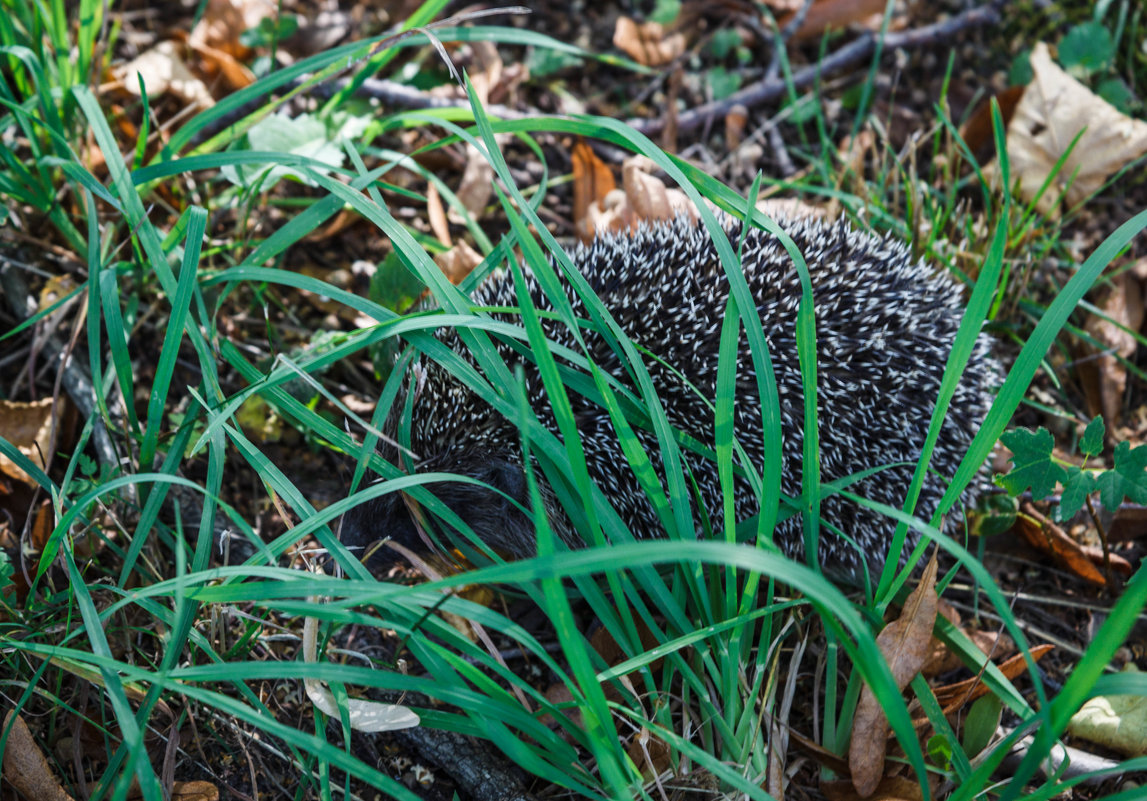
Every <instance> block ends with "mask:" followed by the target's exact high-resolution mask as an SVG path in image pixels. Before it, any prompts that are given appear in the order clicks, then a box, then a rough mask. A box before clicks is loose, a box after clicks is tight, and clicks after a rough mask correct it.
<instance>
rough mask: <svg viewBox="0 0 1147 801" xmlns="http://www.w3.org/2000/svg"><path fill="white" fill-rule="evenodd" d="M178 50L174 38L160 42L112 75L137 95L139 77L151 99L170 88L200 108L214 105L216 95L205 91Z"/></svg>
mask: <svg viewBox="0 0 1147 801" xmlns="http://www.w3.org/2000/svg"><path fill="white" fill-rule="evenodd" d="M179 51H180V46H179V44H178V43H176V42H173V41H171V40H167V41H164V42H160V43H159V44H157V45H156V46H155V47H153V48H151V49H150V50H147V51H145V52H143V53H141V54H140V55H138V56H136V57H135V58H134V59H132V60H131V61H129V62H128V63H127V64H126V65H124V66H123V67H120V68H119V69H118V70H116V71H115V75H116V77H117V78H118V79H119V81H120V83H122V84H123V88H124V89H125V90H126V91H127V92H129V93H130V94H133V95H135V96H137V97H139V96H140V90H139V80H140V78H142V79H143V85H144V87H145V88H146V89H147V95H148V97H149V98H151V99H152V100H155V98H157V97H160V96H161V95H163V94H166V93H167V92H171V93H172V94H173V95H175V96H176V97H178V98H179V99H180V100H184V101H186V102H188V103H195V104H197V105H199V107H200V108H210V107H211V106H213V105H215V98H213V97H212V96H211V93H210V92H209V91H207V85H206V84H205V83H203V81H201V80H199V78H197V77H195V75H194V74H193V73H192V72H191V70H190V69H188V68H187V65H186V64H185V63H184V62H183V56H182V55H180V52H179ZM137 76H138V77H137Z"/></svg>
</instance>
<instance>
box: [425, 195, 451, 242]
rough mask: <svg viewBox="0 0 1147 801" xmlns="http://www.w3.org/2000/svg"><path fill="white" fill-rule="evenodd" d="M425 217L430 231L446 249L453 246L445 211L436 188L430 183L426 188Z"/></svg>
mask: <svg viewBox="0 0 1147 801" xmlns="http://www.w3.org/2000/svg"><path fill="white" fill-rule="evenodd" d="M426 216H427V217H429V218H430V230H431V231H433V232H434V236H436V237H437V238H438V241H439V242H441V243H442V244H443V245H445V246H446V247H450V246H451V245H453V244H454V241H453V240H452V239H451V238H450V225H449V224H448V223H447V222H446V209H445V208H444V207H443V205H442V196H441V195H439V194H438V187H437V186H435V185H434V182H433V181H431V182H430V185H429V186H428V187H426Z"/></svg>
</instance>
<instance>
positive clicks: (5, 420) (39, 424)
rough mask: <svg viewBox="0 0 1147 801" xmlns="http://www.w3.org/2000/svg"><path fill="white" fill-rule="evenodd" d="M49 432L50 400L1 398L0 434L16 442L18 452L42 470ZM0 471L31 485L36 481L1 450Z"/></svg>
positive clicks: (46, 453)
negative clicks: (25, 400)
mask: <svg viewBox="0 0 1147 801" xmlns="http://www.w3.org/2000/svg"><path fill="white" fill-rule="evenodd" d="M51 434H52V399H51V398H43V399H41V400H38V401H33V402H31V403H23V402H20V401H10V400H0V437H4V439H6V440H8V441H9V442H10V443H12V444H13V445H15V446H16V447H17V448H18V449H19V451H20V453H22V454H24V455H25V456H27V457H28V459H29V460H31V462H32V463H33V464H35V465H36V466H37V467H39V468H40V469H41V470H43V469H44V460H45V459H46V458H47V456H48V448H49V447H50V445H51ZM0 472H2V473H4V474H5V475H7V476H10V477H12V478H14V479H16V480H17V481H22V482H24V483H25V484H27V485H28V486H30V487H35V486H37V484H36V482H35V481H34V480H33V479H32V477H31V476H29V475H28V474H27V473H25V472H24V471H23V470H21V469H20V468H19V467H17V466H16V464H15V463H14V462H13V461H12V460H11V459H9V458H8V457H7V456H5V455H4V454H2V453H0Z"/></svg>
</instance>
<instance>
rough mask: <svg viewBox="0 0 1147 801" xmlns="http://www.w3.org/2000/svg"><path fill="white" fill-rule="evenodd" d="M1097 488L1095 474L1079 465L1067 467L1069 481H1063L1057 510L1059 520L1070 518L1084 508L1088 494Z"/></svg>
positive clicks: (1056, 517) (1057, 519)
mask: <svg viewBox="0 0 1147 801" xmlns="http://www.w3.org/2000/svg"><path fill="white" fill-rule="evenodd" d="M1094 490H1095V476H1094V474H1092V473H1089V472H1087V471H1084V470H1080V469H1079V468H1078V467H1069V468H1067V481H1064V482H1063V494H1061V495H1060V496H1059V506H1058V507H1057V508H1056V510H1055V519H1056V521H1057V522H1062V521H1064V520H1070V519H1071V518H1073V517H1075V514H1076V512H1078V511H1079V510H1080V509H1082V508H1083V504H1085V503H1086V502H1087V496H1088V495H1090V494H1091V493H1092V492H1093V491H1094Z"/></svg>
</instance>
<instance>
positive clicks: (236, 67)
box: [187, 40, 255, 91]
mask: <svg viewBox="0 0 1147 801" xmlns="http://www.w3.org/2000/svg"><path fill="white" fill-rule="evenodd" d="M187 44H188V46H189V47H190V48H191V49H192V50H194V51H195V52H196V53H198V54H199V56H200V57H201V58H202V59H203V63H202V64H201V65H199V66H201V67H203V68H204V70H205V71H206V72H207V73H208V74H209V75H214V74H215V73H219V74H220V75H222V76H223V82H224V83H225V84H227V88H228V89H231V90H233V91H238V90H239V89H243V88H245V87H247V86H250V85H251V84H253V83H254V82H255V73H253V72H251V70H250V69H248V68H247V65H246V64H244V63H243V62H241V61H240V60H239V59H237V58H235V56H233V55H231V54H230V53H228V52H226V51H225V50H219V49H217V48H214V47H210V46H209V45H205V44H203V43H202V42H195V41H191V40H188V43H187Z"/></svg>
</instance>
